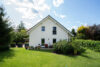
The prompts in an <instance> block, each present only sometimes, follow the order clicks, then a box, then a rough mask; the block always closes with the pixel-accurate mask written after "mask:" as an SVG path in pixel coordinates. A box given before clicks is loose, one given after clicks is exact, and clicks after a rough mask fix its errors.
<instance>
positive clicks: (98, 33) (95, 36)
mask: <svg viewBox="0 0 100 67" xmlns="http://www.w3.org/2000/svg"><path fill="white" fill-rule="evenodd" d="M89 32H90V39H92V40H100V25H93V26H90V27H89Z"/></svg>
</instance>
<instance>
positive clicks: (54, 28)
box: [52, 27, 57, 35]
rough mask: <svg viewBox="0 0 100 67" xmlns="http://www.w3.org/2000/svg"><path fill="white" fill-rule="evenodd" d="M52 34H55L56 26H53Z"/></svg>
mask: <svg viewBox="0 0 100 67" xmlns="http://www.w3.org/2000/svg"><path fill="white" fill-rule="evenodd" d="M52 33H53V34H54V35H56V34H57V31H56V27H53V32H52Z"/></svg>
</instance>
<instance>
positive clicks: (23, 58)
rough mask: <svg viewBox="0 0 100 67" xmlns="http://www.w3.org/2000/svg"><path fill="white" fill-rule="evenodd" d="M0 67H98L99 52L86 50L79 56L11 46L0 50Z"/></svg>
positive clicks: (99, 61)
mask: <svg viewBox="0 0 100 67" xmlns="http://www.w3.org/2000/svg"><path fill="white" fill-rule="evenodd" d="M0 67H100V53H99V52H94V51H91V50H87V51H86V53H84V54H82V55H80V56H65V55H60V54H55V53H52V52H50V51H34V50H25V49H24V48H12V49H11V50H10V51H6V52H0Z"/></svg>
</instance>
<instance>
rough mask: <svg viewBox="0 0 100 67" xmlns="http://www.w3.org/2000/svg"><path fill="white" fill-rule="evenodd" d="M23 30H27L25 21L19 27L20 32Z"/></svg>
mask: <svg viewBox="0 0 100 67" xmlns="http://www.w3.org/2000/svg"><path fill="white" fill-rule="evenodd" d="M21 30H25V26H24V23H23V21H21V23H20V24H19V25H18V31H21Z"/></svg>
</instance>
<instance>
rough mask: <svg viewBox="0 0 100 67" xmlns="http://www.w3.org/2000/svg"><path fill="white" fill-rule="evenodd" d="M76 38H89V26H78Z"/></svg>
mask: <svg viewBox="0 0 100 67" xmlns="http://www.w3.org/2000/svg"><path fill="white" fill-rule="evenodd" d="M77 38H79V39H89V27H88V26H83V25H82V26H80V27H78V29H77Z"/></svg>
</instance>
